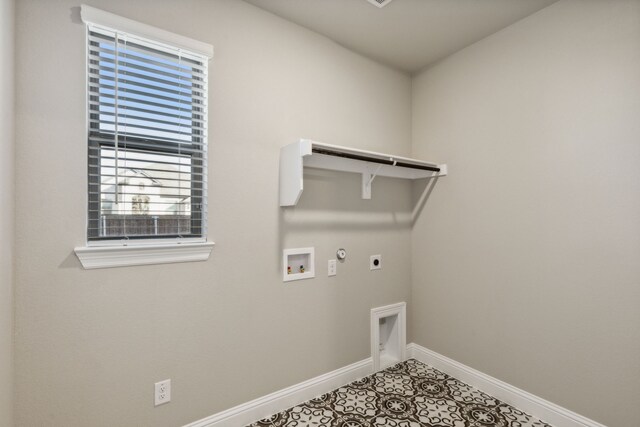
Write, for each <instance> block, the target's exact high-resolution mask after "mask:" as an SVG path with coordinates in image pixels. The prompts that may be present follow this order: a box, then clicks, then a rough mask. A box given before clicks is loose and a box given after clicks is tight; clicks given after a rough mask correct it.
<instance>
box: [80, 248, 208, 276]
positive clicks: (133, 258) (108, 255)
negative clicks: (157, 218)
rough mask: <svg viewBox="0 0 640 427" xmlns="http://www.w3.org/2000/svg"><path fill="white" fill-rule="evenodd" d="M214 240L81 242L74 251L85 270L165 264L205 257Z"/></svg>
mask: <svg viewBox="0 0 640 427" xmlns="http://www.w3.org/2000/svg"><path fill="white" fill-rule="evenodd" d="M214 245H215V243H213V242H197V243H176V242H175V241H174V242H173V243H157V242H154V244H135V245H126V246H125V245H122V244H120V245H118V246H114V245H112V246H82V247H77V248H75V253H76V256H77V257H78V259H79V260H80V262H81V263H82V267H84V268H85V269H86V270H92V269H96V268H111V267H128V266H133V265H150V264H168V263H177V262H193V261H206V260H207V259H209V255H210V254H211V251H212V250H213V246H214Z"/></svg>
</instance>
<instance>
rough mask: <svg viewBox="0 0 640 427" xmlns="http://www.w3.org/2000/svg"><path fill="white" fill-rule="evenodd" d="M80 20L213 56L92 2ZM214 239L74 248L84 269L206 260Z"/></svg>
mask: <svg viewBox="0 0 640 427" xmlns="http://www.w3.org/2000/svg"><path fill="white" fill-rule="evenodd" d="M80 15H81V17H82V22H84V23H85V24H93V25H98V26H104V27H108V28H117V29H119V30H120V31H122V32H125V33H128V34H132V35H134V36H138V37H142V38H145V39H151V40H154V41H156V42H158V44H165V45H167V46H170V47H173V48H175V47H178V48H181V49H184V50H186V51H188V52H192V53H195V54H198V55H202V56H205V57H207V58H209V59H211V58H212V57H213V46H212V45H210V44H208V43H203V42H200V41H197V40H194V39H191V38H189V37H185V36H181V35H179V34H175V33H171V32H169V31H165V30H162V29H160V28H156V27H152V26H150V25H147V24H143V23H140V22H137V21H134V20H131V19H128V18H124V17H122V16H118V15H114V14H112V13H109V12H105V11H103V10H100V9H96V8H94V7H91V6H87V5H84V4H83V5H81V7H80ZM214 245H215V243H214V242H207V241H206V239H183V240H176V239H166V240H158V239H153V240H149V241H145V240H112V241H103V242H91V243H87V245H86V246H80V247H76V248H75V250H74V251H75V254H76V256H77V257H78V259H79V260H80V262H81V263H82V266H83V267H84V268H85V269H87V270H90V269H97V268H112V267H127V266H135V265H152V264H167V263H179V262H194V261H206V260H207V259H209V255H210V254H211V251H212V250H213V246H214Z"/></svg>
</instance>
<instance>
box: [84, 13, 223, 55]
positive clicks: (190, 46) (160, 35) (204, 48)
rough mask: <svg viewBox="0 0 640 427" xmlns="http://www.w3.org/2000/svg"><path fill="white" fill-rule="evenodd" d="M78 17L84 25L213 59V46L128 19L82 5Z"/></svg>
mask: <svg viewBox="0 0 640 427" xmlns="http://www.w3.org/2000/svg"><path fill="white" fill-rule="evenodd" d="M80 16H81V17H82V22H84V23H85V24H94V25H99V26H104V27H108V28H117V29H118V30H119V31H122V32H124V33H127V34H132V35H135V36H138V37H142V38H145V39H150V40H154V41H157V42H158V43H164V44H166V45H168V46H171V47H172V48H176V47H178V48H181V49H184V50H187V51H190V52H192V53H195V54H198V55H202V56H206V57H207V58H209V59H211V58H213V46H212V45H210V44H208V43H204V42H201V41H198V40H194V39H191V38H189V37H185V36H181V35H180V34H175V33H172V32H169V31H166V30H163V29H160V28H156V27H152V26H151V25H147V24H143V23H141V22H137V21H134V20H132V19H129V18H125V17H122V16H118V15H114V14H113V13H109V12H105V11H104V10H100V9H96V8H95V7H91V6H87V5H86V4H83V5H81V6H80Z"/></svg>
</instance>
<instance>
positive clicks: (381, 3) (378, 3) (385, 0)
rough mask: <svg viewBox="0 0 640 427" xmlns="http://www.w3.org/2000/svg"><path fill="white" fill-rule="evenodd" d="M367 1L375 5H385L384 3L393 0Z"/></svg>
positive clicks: (386, 3)
mask: <svg viewBox="0 0 640 427" xmlns="http://www.w3.org/2000/svg"><path fill="white" fill-rule="evenodd" d="M367 1H368V2H369V3H371V4H373V5H375V6H378V7H385V6H386V5H388V4H389V3H391V2H392V1H393V0H367Z"/></svg>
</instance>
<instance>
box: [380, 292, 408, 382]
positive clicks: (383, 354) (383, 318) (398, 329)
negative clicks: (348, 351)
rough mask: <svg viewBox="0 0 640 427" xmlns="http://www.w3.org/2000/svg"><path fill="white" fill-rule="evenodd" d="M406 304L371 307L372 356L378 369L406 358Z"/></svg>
mask: <svg viewBox="0 0 640 427" xmlns="http://www.w3.org/2000/svg"><path fill="white" fill-rule="evenodd" d="M406 330H407V327H406V304H405V303H404V302H401V303H398V304H392V305H387V306H384V307H378V308H373V309H371V358H372V360H373V369H374V371H378V370H380V369H384V368H386V367H388V366H391V365H394V364H396V363H398V362H402V361H403V360H405V349H406V346H407V337H406Z"/></svg>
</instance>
